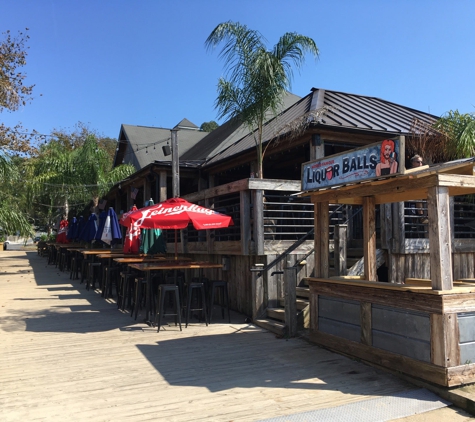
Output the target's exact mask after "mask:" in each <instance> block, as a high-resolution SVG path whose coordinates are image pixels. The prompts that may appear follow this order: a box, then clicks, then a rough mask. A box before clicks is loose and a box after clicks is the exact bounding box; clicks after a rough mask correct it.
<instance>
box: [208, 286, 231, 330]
mask: <svg viewBox="0 0 475 422" xmlns="http://www.w3.org/2000/svg"><path fill="white" fill-rule="evenodd" d="M217 291H220V292H221V296H222V297H221V300H222V303H221V314H222V316H223V319H224V308H227V310H228V321H229V322H230V323H231V314H230V312H229V297H228V282H227V281H224V280H211V282H210V293H209V294H210V301H209V318H208V322H209V323H210V324H211V319H212V317H213V307H214V296H215V293H216V292H217Z"/></svg>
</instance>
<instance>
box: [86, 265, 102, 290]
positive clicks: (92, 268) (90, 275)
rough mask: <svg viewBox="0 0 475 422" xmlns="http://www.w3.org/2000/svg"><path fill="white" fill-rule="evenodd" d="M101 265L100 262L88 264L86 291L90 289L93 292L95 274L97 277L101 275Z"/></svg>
mask: <svg viewBox="0 0 475 422" xmlns="http://www.w3.org/2000/svg"><path fill="white" fill-rule="evenodd" d="M96 269H97V270H99V271H96ZM100 269H101V263H100V262H89V263H88V270H87V280H86V290H89V288H90V287H92V289H93V290H94V289H95V288H96V277H95V275H96V272H97V273H98V275H99V276H100V275H101V271H100Z"/></svg>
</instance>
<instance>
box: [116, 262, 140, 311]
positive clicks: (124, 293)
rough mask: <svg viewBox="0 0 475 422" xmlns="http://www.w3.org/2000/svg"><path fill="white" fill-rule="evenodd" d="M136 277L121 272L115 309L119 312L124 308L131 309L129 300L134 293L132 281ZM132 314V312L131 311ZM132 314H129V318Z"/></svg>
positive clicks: (132, 274) (126, 272)
mask: <svg viewBox="0 0 475 422" xmlns="http://www.w3.org/2000/svg"><path fill="white" fill-rule="evenodd" d="M136 276H137V275H136V274H134V273H130V272H128V271H121V273H120V281H119V294H118V299H117V307H118V308H119V309H120V310H121V311H124V310H125V307H126V306H127V307H129V308H130V307H132V303H131V302H132V300H131V299H132V296H133V292H134V289H133V286H132V281H133V280H134V278H135V277H136ZM127 302H128V303H127ZM126 303H127V305H126ZM132 312H133V309H132ZM132 312H131V316H132Z"/></svg>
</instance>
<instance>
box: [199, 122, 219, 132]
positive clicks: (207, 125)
mask: <svg viewBox="0 0 475 422" xmlns="http://www.w3.org/2000/svg"><path fill="white" fill-rule="evenodd" d="M218 127H219V125H218V124H217V123H216V122H215V121H214V120H211V121H210V122H204V123H203V124H202V125H201V126H200V130H201V131H203V132H212V131H213V130H215V129H217V128H218Z"/></svg>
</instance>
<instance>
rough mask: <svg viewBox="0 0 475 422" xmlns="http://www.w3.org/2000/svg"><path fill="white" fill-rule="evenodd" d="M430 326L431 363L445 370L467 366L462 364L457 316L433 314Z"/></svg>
mask: <svg viewBox="0 0 475 422" xmlns="http://www.w3.org/2000/svg"><path fill="white" fill-rule="evenodd" d="M430 325H431V328H430V333H431V336H430V337H431V339H430V344H431V353H430V355H431V363H433V364H434V365H439V366H443V367H445V368H446V367H451V366H458V365H463V364H465V363H466V362H460V347H459V325H458V320H457V314H443V315H440V314H432V315H431V316H430Z"/></svg>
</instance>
